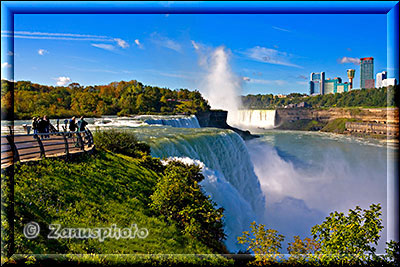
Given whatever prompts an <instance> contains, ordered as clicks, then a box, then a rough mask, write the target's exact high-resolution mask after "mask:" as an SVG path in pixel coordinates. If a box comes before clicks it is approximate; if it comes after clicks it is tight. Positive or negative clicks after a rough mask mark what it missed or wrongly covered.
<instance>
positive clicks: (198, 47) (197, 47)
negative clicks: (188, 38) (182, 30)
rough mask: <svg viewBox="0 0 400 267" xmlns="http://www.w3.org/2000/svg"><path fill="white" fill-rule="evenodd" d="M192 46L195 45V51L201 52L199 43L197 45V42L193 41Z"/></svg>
mask: <svg viewBox="0 0 400 267" xmlns="http://www.w3.org/2000/svg"><path fill="white" fill-rule="evenodd" d="M192 45H193V47H194V49H196V50H199V49H200V46H199V44H197V43H196V42H195V41H193V40H192Z"/></svg>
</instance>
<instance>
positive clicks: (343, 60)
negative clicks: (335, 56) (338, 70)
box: [338, 57, 360, 65]
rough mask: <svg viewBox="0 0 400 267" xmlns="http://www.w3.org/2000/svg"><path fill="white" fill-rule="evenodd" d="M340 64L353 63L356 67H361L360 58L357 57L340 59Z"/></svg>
mask: <svg viewBox="0 0 400 267" xmlns="http://www.w3.org/2000/svg"><path fill="white" fill-rule="evenodd" d="M338 61H339V63H340V64H344V63H353V64H356V65H360V59H359V58H355V57H342V58H339V60H338Z"/></svg>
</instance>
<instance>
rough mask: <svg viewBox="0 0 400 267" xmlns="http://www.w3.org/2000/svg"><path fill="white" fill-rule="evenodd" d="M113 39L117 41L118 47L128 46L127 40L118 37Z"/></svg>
mask: <svg viewBox="0 0 400 267" xmlns="http://www.w3.org/2000/svg"><path fill="white" fill-rule="evenodd" d="M114 41H116V42H117V44H118V46H119V47H122V48H128V47H129V44H128V43H127V42H125V41H124V40H122V39H120V38H114Z"/></svg>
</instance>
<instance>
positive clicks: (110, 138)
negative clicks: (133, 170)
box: [93, 129, 150, 158]
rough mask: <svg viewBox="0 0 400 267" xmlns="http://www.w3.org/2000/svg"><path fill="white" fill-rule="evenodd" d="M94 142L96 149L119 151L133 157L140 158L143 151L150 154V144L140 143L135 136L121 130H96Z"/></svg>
mask: <svg viewBox="0 0 400 267" xmlns="http://www.w3.org/2000/svg"><path fill="white" fill-rule="evenodd" d="M93 137H94V143H95V145H96V147H97V148H98V149H101V150H108V151H111V152H114V153H120V154H124V155H127V156H131V157H134V158H141V157H142V155H143V153H144V154H150V146H149V145H147V144H145V143H140V142H139V141H138V140H137V138H136V136H135V135H134V134H133V133H131V132H128V131H123V130H116V129H110V130H104V131H100V130H96V132H95V133H94V136H93Z"/></svg>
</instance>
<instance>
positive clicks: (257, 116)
mask: <svg viewBox="0 0 400 267" xmlns="http://www.w3.org/2000/svg"><path fill="white" fill-rule="evenodd" d="M275 115H276V111H275V110H257V109H254V110H251V109H250V110H245V109H243V110H239V111H238V113H237V120H236V121H234V122H233V124H234V125H235V126H237V127H248V128H264V129H270V128H274V126H275Z"/></svg>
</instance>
